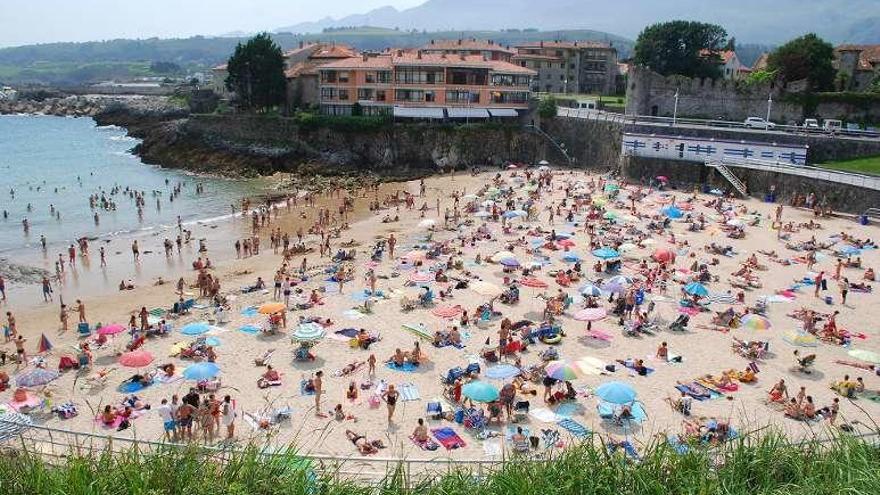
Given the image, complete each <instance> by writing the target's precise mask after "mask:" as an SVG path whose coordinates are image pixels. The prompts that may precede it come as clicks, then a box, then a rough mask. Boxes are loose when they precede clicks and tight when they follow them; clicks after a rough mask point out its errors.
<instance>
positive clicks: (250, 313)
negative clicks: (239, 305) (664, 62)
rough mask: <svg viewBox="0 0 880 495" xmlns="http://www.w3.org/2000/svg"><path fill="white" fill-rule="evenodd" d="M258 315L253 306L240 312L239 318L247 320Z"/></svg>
mask: <svg viewBox="0 0 880 495" xmlns="http://www.w3.org/2000/svg"><path fill="white" fill-rule="evenodd" d="M259 314H260V313H259V311H257V308H256V307H254V306H248V307H246V308H244V309H242V310H241V316H244V317H247V318H253V317H255V316H258V315H259Z"/></svg>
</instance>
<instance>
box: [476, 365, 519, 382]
mask: <svg viewBox="0 0 880 495" xmlns="http://www.w3.org/2000/svg"><path fill="white" fill-rule="evenodd" d="M520 373H521V370H520V369H519V368H517V367H516V366H514V365H512V364H499V365H496V366H492V367H491V368H489V369H487V370H486V373H484V376H485V377H486V378H489V379H492V380H507V379H508V378H513V377H515V376H516V375H518V374H520Z"/></svg>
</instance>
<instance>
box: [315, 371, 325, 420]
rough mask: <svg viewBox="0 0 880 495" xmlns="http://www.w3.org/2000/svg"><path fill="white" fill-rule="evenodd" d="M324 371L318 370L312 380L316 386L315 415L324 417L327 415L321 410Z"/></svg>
mask: <svg viewBox="0 0 880 495" xmlns="http://www.w3.org/2000/svg"><path fill="white" fill-rule="evenodd" d="M323 376H324V372H323V371H320V370H318V372H316V373H315V378H314V379H313V380H312V385H313V386H314V387H315V416H318V417H324V416H325V415H324V414H323V413H322V412H321V396H322V395H324V380H323V378H322V377H323Z"/></svg>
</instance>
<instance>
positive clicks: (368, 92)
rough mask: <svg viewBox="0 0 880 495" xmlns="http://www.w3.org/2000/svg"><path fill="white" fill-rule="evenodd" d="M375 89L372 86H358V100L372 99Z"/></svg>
mask: <svg viewBox="0 0 880 495" xmlns="http://www.w3.org/2000/svg"><path fill="white" fill-rule="evenodd" d="M372 99H373V90H372V89H370V88H358V100H372Z"/></svg>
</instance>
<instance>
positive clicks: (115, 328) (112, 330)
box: [98, 323, 125, 335]
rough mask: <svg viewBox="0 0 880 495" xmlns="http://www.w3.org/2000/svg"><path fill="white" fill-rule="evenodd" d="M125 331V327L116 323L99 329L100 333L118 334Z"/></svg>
mask: <svg viewBox="0 0 880 495" xmlns="http://www.w3.org/2000/svg"><path fill="white" fill-rule="evenodd" d="M124 331H125V327H124V326H122V325H120V324H118V323H114V324H112V325H107V326H106V327H101V328H99V329H98V335H116V334H117V333H122V332H124Z"/></svg>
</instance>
